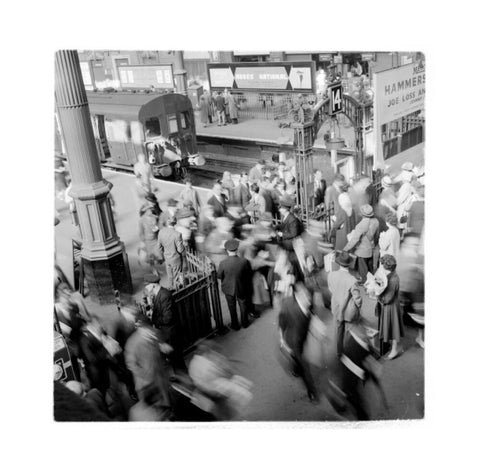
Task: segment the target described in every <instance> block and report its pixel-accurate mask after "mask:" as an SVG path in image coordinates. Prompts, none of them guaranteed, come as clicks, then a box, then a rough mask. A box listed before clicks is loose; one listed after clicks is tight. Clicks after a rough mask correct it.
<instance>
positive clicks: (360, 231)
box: [344, 204, 379, 283]
mask: <svg viewBox="0 0 480 473" xmlns="http://www.w3.org/2000/svg"><path fill="white" fill-rule="evenodd" d="M360 215H361V217H362V220H360V222H359V223H358V224H357V226H356V227H355V229H354V230H353V232H352V234H351V238H350V240H349V241H348V243H347V244H346V245H345V248H344V251H347V252H350V251H353V252H354V254H355V255H356V256H357V257H358V273H359V274H360V277H361V278H362V282H363V283H364V282H365V281H366V280H367V273H368V272H370V273H372V274H373V273H374V269H373V250H374V248H375V247H376V245H377V244H378V238H379V230H378V227H379V225H378V220H377V219H376V218H375V217H374V215H373V209H372V206H371V205H369V204H365V205H362V206H361V207H360Z"/></svg>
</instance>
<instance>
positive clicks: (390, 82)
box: [374, 62, 425, 168]
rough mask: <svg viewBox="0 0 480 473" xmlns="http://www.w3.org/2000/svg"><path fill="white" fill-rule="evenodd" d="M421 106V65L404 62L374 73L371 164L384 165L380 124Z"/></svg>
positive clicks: (421, 108) (423, 84)
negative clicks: (398, 65) (373, 148)
mask: <svg viewBox="0 0 480 473" xmlns="http://www.w3.org/2000/svg"><path fill="white" fill-rule="evenodd" d="M424 107H425V66H424V64H423V62H416V63H411V64H407V65H404V66H401V67H397V68H395V69H389V70H387V71H383V72H378V73H376V74H374V130H375V143H376V147H375V157H374V167H375V168H384V156H383V140H382V126H383V125H386V124H388V123H390V122H392V121H395V120H399V119H401V118H402V117H405V116H406V115H409V114H411V113H413V112H417V111H419V110H423V109H424Z"/></svg>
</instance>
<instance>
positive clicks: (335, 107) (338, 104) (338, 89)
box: [328, 82, 343, 115]
mask: <svg viewBox="0 0 480 473" xmlns="http://www.w3.org/2000/svg"><path fill="white" fill-rule="evenodd" d="M328 98H329V99H330V105H329V112H328V113H329V114H330V115H336V114H337V113H340V112H343V90H342V83H341V82H336V83H335V84H330V85H329V86H328Z"/></svg>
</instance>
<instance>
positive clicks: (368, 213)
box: [360, 204, 373, 217]
mask: <svg viewBox="0 0 480 473" xmlns="http://www.w3.org/2000/svg"><path fill="white" fill-rule="evenodd" d="M360 213H361V214H362V215H363V216H364V217H373V208H372V206H371V205H369V204H365V205H362V206H361V207H360Z"/></svg>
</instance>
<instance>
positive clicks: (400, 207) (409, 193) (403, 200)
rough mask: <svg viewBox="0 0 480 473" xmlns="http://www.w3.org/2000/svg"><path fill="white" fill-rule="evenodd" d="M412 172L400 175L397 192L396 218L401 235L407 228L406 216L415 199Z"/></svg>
mask: <svg viewBox="0 0 480 473" xmlns="http://www.w3.org/2000/svg"><path fill="white" fill-rule="evenodd" d="M412 180H413V173H412V172H407V173H405V174H404V175H403V177H402V180H401V182H402V185H401V186H400V189H398V193H397V219H398V229H399V230H400V235H401V237H403V234H404V233H405V230H406V228H407V222H408V216H409V213H410V209H411V207H412V204H413V202H414V201H415V200H416V193H415V189H414V188H413V186H412Z"/></svg>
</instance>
